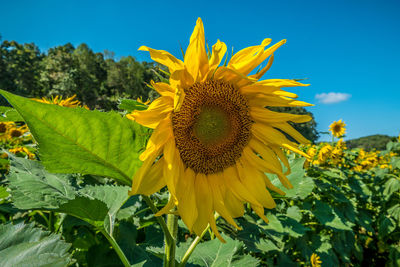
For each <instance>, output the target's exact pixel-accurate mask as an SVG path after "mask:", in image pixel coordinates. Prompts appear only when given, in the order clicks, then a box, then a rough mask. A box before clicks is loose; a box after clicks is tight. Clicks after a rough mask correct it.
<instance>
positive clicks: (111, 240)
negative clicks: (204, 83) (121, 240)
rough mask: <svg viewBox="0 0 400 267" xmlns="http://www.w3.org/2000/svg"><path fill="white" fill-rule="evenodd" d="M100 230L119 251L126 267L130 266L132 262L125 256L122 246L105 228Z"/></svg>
mask: <svg viewBox="0 0 400 267" xmlns="http://www.w3.org/2000/svg"><path fill="white" fill-rule="evenodd" d="M100 232H101V233H102V234H103V235H104V236H105V237H106V238H107V240H108V242H110V244H111V246H112V247H113V249H114V250H115V252H116V253H117V255H118V257H119V258H120V260H121V261H122V263H123V264H124V266H125V267H130V266H131V264H130V263H129V260H128V259H127V257H126V256H125V254H124V252H123V251H122V249H121V247H120V246H119V245H118V243H117V241H116V240H115V239H114V237H112V236H111V235H110V234H109V233H108V232H107V231H106V230H105V229H104V228H101V229H100Z"/></svg>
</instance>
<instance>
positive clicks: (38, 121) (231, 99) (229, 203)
mask: <svg viewBox="0 0 400 267" xmlns="http://www.w3.org/2000/svg"><path fill="white" fill-rule="evenodd" d="M285 42H286V40H282V41H280V42H278V43H276V44H274V45H272V46H269V45H270V43H271V39H264V40H263V41H262V42H261V44H260V45H256V46H251V47H248V48H245V49H243V50H240V51H238V52H237V53H235V54H233V55H232V56H231V57H230V59H229V60H228V55H226V51H227V46H226V45H225V44H224V43H223V42H221V41H219V40H218V41H217V43H216V44H215V45H213V46H212V49H211V51H207V50H206V42H205V36H204V27H203V23H202V21H201V19H198V20H197V23H196V26H195V28H194V31H193V33H192V35H191V37H190V43H189V46H188V47H187V49H186V52H185V53H184V58H183V60H180V59H177V58H176V57H174V56H172V55H171V54H170V53H168V52H166V51H162V50H155V49H152V48H149V47H146V46H142V47H140V48H139V50H142V51H147V52H149V53H150V56H151V58H152V59H153V60H154V61H156V62H158V63H160V64H162V65H164V66H165V67H166V68H167V69H168V73H167V75H168V79H167V80H166V81H165V82H153V83H151V85H150V86H151V87H152V88H153V89H154V90H156V91H157V92H158V94H159V95H160V96H159V97H158V98H157V99H155V100H154V101H152V102H151V103H143V102H142V101H132V102H129V101H125V102H124V103H123V104H124V105H125V107H127V106H128V107H129V108H128V110H129V113H127V114H125V116H121V114H120V113H118V112H114V111H113V112H100V111H97V110H87V109H85V108H83V107H79V105H78V104H77V103H76V102H74V100H73V99H72V98H71V99H66V100H61V99H58V98H56V99H53V100H52V101H44V100H43V101H41V100H39V101H37V100H30V99H26V98H23V97H20V96H16V95H13V94H11V93H9V92H6V91H1V94H2V95H3V96H4V97H5V98H6V99H7V100H8V102H9V103H10V104H11V105H12V106H13V107H14V108H15V110H16V111H17V112H18V114H20V116H21V117H22V118H23V120H24V121H25V122H26V124H27V125H28V127H29V129H30V131H31V133H32V135H33V137H34V138H35V140H36V141H37V143H38V145H39V155H40V157H39V158H40V164H43V165H44V167H45V168H46V172H52V173H62V174H64V175H67V178H66V179H67V181H68V182H67V183H66V184H65V185H63V186H62V188H63V189H62V190H61V189H60V190H61V192H62V193H59V194H58V195H57V197H56V196H55V195H54V197H53V198H50V200H48V201H49V202H45V203H44V202H43V203H42V202H41V203H40V204H39V203H27V202H23V201H22V199H20V200H19V201H21V202H19V203H18V205H19V207H20V208H25V209H29V208H31V209H32V208H38V207H39V208H40V207H42V208H43V209H46V210H50V211H52V212H64V213H67V214H71V215H73V216H75V217H78V218H80V219H82V220H84V221H85V222H87V223H89V224H91V225H93V226H95V227H96V229H98V231H100V232H101V233H102V234H103V235H104V237H105V238H106V239H107V240H108V241H109V242H110V244H111V245H112V247H113V248H114V249H115V251H116V253H117V254H118V256H119V258H120V259H121V261H122V262H123V264H124V265H125V266H130V265H131V263H130V260H129V259H128V258H129V257H128V256H127V254H126V251H125V252H124V251H123V249H121V247H120V245H119V243H118V242H117V241H116V235H117V233H114V224H115V220H116V214H117V212H118V211H119V210H120V209H121V207H123V206H124V205H125V204H126V203H127V202H128V200H129V199H130V196H133V197H136V196H137V195H140V196H141V199H143V200H144V202H146V204H147V206H148V208H149V209H150V210H151V211H152V212H153V213H154V214H155V216H156V217H155V218H156V221H157V222H158V223H159V225H160V227H161V230H162V231H163V234H164V240H165V246H164V247H165V249H164V252H163V253H161V254H158V255H163V256H162V257H163V261H164V266H174V265H175V261H176V257H175V252H176V240H177V229H178V218H180V219H181V220H182V222H183V223H184V225H185V226H186V228H187V229H188V231H189V233H194V234H195V235H196V236H197V237H196V238H195V239H194V240H193V243H192V244H191V245H190V246H189V247H188V249H187V250H186V252H185V253H183V255H182V257H181V260H180V263H179V264H180V265H184V264H185V263H186V262H187V261H188V259H189V257H190V255H191V254H192V253H193V250H194V248H195V247H196V246H197V245H198V244H199V242H200V240H201V238H202V237H203V236H204V235H205V234H206V233H207V232H208V231H209V230H210V233H211V235H215V236H216V237H217V238H218V239H219V240H220V241H218V242H226V240H227V239H228V238H227V237H226V236H224V235H223V234H221V233H220V230H219V229H218V227H217V223H216V220H217V219H218V220H221V219H223V220H224V221H225V223H226V225H227V227H233V228H236V229H238V230H241V229H242V227H240V226H239V225H238V224H237V222H236V221H235V218H239V217H242V216H243V215H244V213H245V210H247V209H250V208H251V209H252V210H253V211H254V213H255V214H257V215H258V216H259V218H261V219H262V220H263V221H264V222H265V223H268V222H269V220H268V216H266V215H265V210H264V209H265V208H266V209H274V208H275V207H276V203H275V201H274V198H273V196H276V197H279V195H281V196H283V195H285V194H286V192H290V190H288V189H291V188H293V185H292V183H291V181H290V179H288V177H287V176H288V175H289V174H290V173H291V166H290V164H289V161H288V159H287V157H286V154H285V152H284V149H285V150H290V151H292V152H294V153H298V154H299V155H302V156H304V157H307V158H308V157H309V156H308V155H307V154H306V153H304V152H303V151H301V150H300V149H299V148H298V143H308V140H306V139H305V138H304V137H303V136H302V135H301V134H300V133H298V132H297V131H296V130H295V129H294V128H293V127H292V126H291V125H290V124H289V122H295V123H303V122H307V121H309V120H310V119H311V117H310V116H308V115H294V114H286V113H279V112H273V111H271V110H270V109H268V108H267V107H274V106H284V107H295V106H310V104H308V103H305V102H302V101H299V100H296V98H297V95H296V94H294V93H290V92H287V91H285V90H283V89H282V88H285V87H295V86H306V84H302V83H300V82H298V81H296V80H290V79H266V80H262V79H261V78H262V77H263V75H264V74H265V73H266V72H267V71H268V69H269V68H270V67H271V64H272V62H273V59H274V53H275V52H276V50H277V49H278V48H279V47H281V46H282V45H283V44H284V43H285ZM268 46H269V47H268ZM267 59H268V61H267V63H266V64H265V66H261V65H262V64H263V63H264V62H265V61H266V60H267ZM223 62H225V63H223ZM260 66H261V67H260ZM258 67H260V68H259V70H258V71H255V69H257V68H258ZM62 101H67V102H68V103H70V104H71V105H72V106H73V108H71V107H63V106H62V105H61V104H60V103H61V102H62ZM48 103H52V104H54V105H49V104H48ZM289 136H290V137H291V138H290V139H289ZM15 164H16V165H18V166H21V165H24V164H28V165H29V166H28V167H29V168H31V167H32V168H39V169H40V168H41V167H40V166H39V165H40V164H39V163H38V162H35V163H24V162H20V161H18V160H16V163H15ZM38 164H39V165H38ZM298 165H299V166H302V164H301V162H299V164H298ZM28 167H23V169H27V168H28ZM44 172H45V171H44V170H41V171H40V174H43V173H44ZM20 173H21V171H20V172H19V171H17V170H16V169H14V167H13V169H12V170H11V177H12V178H11V180H12V181H13V182H14V183H15V184H17V185H18V186H21V187H22V186H23V185H22V184H20V180H19V179H21V175H22V174H20ZM22 173H24V172H23V171H22ZM77 173H78V174H80V175H82V176H85V175H86V176H87V175H90V176H93V177H107V178H110V179H113V180H114V181H115V182H116V184H118V186H117V185H108V186H100V185H99V186H93V188H92V187H90V189H85V188H86V187H85V188H81V189H79V190H75V189H74V188H75V187H74V188H72V187H71V184H70V183H71V182H70V180H71V179H73V177H72V176H68V175H71V174H77ZM24 175H25V174H24ZM26 175H28V176H29V174H26ZM29 177H30V176H29ZM49 177H51V178H49ZM30 178H32V177H30ZM297 178H298V177H297ZM32 179H33V178H32ZM43 179H45V180H46V181H47V182H49V183H55V181H56V180H57V179H55V178H54V177H53V176H51V175H50V174H49V175H47V174H46V175H45V176H44V178H43ZM277 181H279V182H280V183H281V184H282V185H283V187H284V188H283V187H281V186H280V185H278V182H277ZM57 186H60V184H59V182H57V185H55V187H57ZM128 187H129V190H128ZM160 190H161V191H163V192H166V191H167V192H168V202H167V203H166V205H165V206H163V207H159V206H158V204H157V203H158V202H155V200H156V199H157V198H158V192H160ZM53 193H54V192H53V191H52V193H51V194H53ZM30 194H31V195H30V196H31V198H32V199H40V197H39V196H38V194H40V192H31V193H30ZM54 194H55V193H54ZM19 197H20V196H19ZM17 199H18V195H17ZM93 199H95V200H97V201H94V202H93V201H90V200H93ZM35 205H36V206H35ZM160 208H161V209H160ZM164 214H166V220H164V218H163V217H162V215H164ZM220 218H221V219H220Z"/></svg>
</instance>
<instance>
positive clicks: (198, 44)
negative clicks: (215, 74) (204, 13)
mask: <svg viewBox="0 0 400 267" xmlns="http://www.w3.org/2000/svg"><path fill="white" fill-rule="evenodd" d="M185 67H186V69H187V70H188V72H189V73H190V74H191V75H192V77H193V79H194V81H195V82H198V81H201V80H202V79H203V78H204V77H206V74H207V72H208V57H207V52H206V42H205V38H204V27H203V22H202V21H201V19H200V18H198V19H197V22H196V27H195V28H194V30H193V33H192V36H191V37H190V44H189V46H188V48H187V49H186V53H185Z"/></svg>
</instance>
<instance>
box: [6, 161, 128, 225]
mask: <svg viewBox="0 0 400 267" xmlns="http://www.w3.org/2000/svg"><path fill="white" fill-rule="evenodd" d="M10 163H11V167H10V174H9V175H8V179H9V181H10V189H11V195H12V200H13V203H14V205H15V206H16V207H17V208H19V209H41V210H53V211H58V212H64V213H67V214H70V215H73V216H75V217H78V218H80V219H82V220H85V221H87V222H89V223H90V224H93V225H96V226H103V225H104V226H105V228H106V230H107V232H109V233H112V231H113V228H114V221H115V217H116V213H117V212H118V210H119V209H120V207H121V206H122V205H123V204H124V203H125V202H126V201H127V200H128V198H129V195H128V190H129V187H127V186H111V185H97V186H86V187H83V188H76V187H73V186H72V185H71V182H70V180H71V178H72V175H65V174H57V175H56V174H52V173H49V172H47V171H46V170H45V169H44V167H43V166H42V165H41V164H40V162H38V161H32V160H28V159H23V158H17V157H14V156H11V155H10Z"/></svg>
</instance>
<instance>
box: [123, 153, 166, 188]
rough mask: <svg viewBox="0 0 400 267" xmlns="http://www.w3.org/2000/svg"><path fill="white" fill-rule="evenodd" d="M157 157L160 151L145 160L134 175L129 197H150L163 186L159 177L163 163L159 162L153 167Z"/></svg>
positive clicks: (163, 183)
mask: <svg viewBox="0 0 400 267" xmlns="http://www.w3.org/2000/svg"><path fill="white" fill-rule="evenodd" d="M159 155H160V151H158V153H157V152H156V153H153V154H152V155H151V157H149V158H147V160H146V161H144V162H143V165H142V166H141V167H140V169H139V170H138V171H137V172H136V173H135V175H134V176H133V179H132V189H131V191H130V192H129V194H130V195H136V194H144V195H151V194H153V193H154V192H157V191H158V190H160V189H161V188H162V187H163V186H165V182H164V181H161V180H163V179H162V176H161V174H162V172H160V169H161V170H162V166H163V162H162V161H159V162H157V163H156V164H154V165H153V163H154V161H155V159H156V158H157V157H158V156H159ZM148 176H149V177H148Z"/></svg>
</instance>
